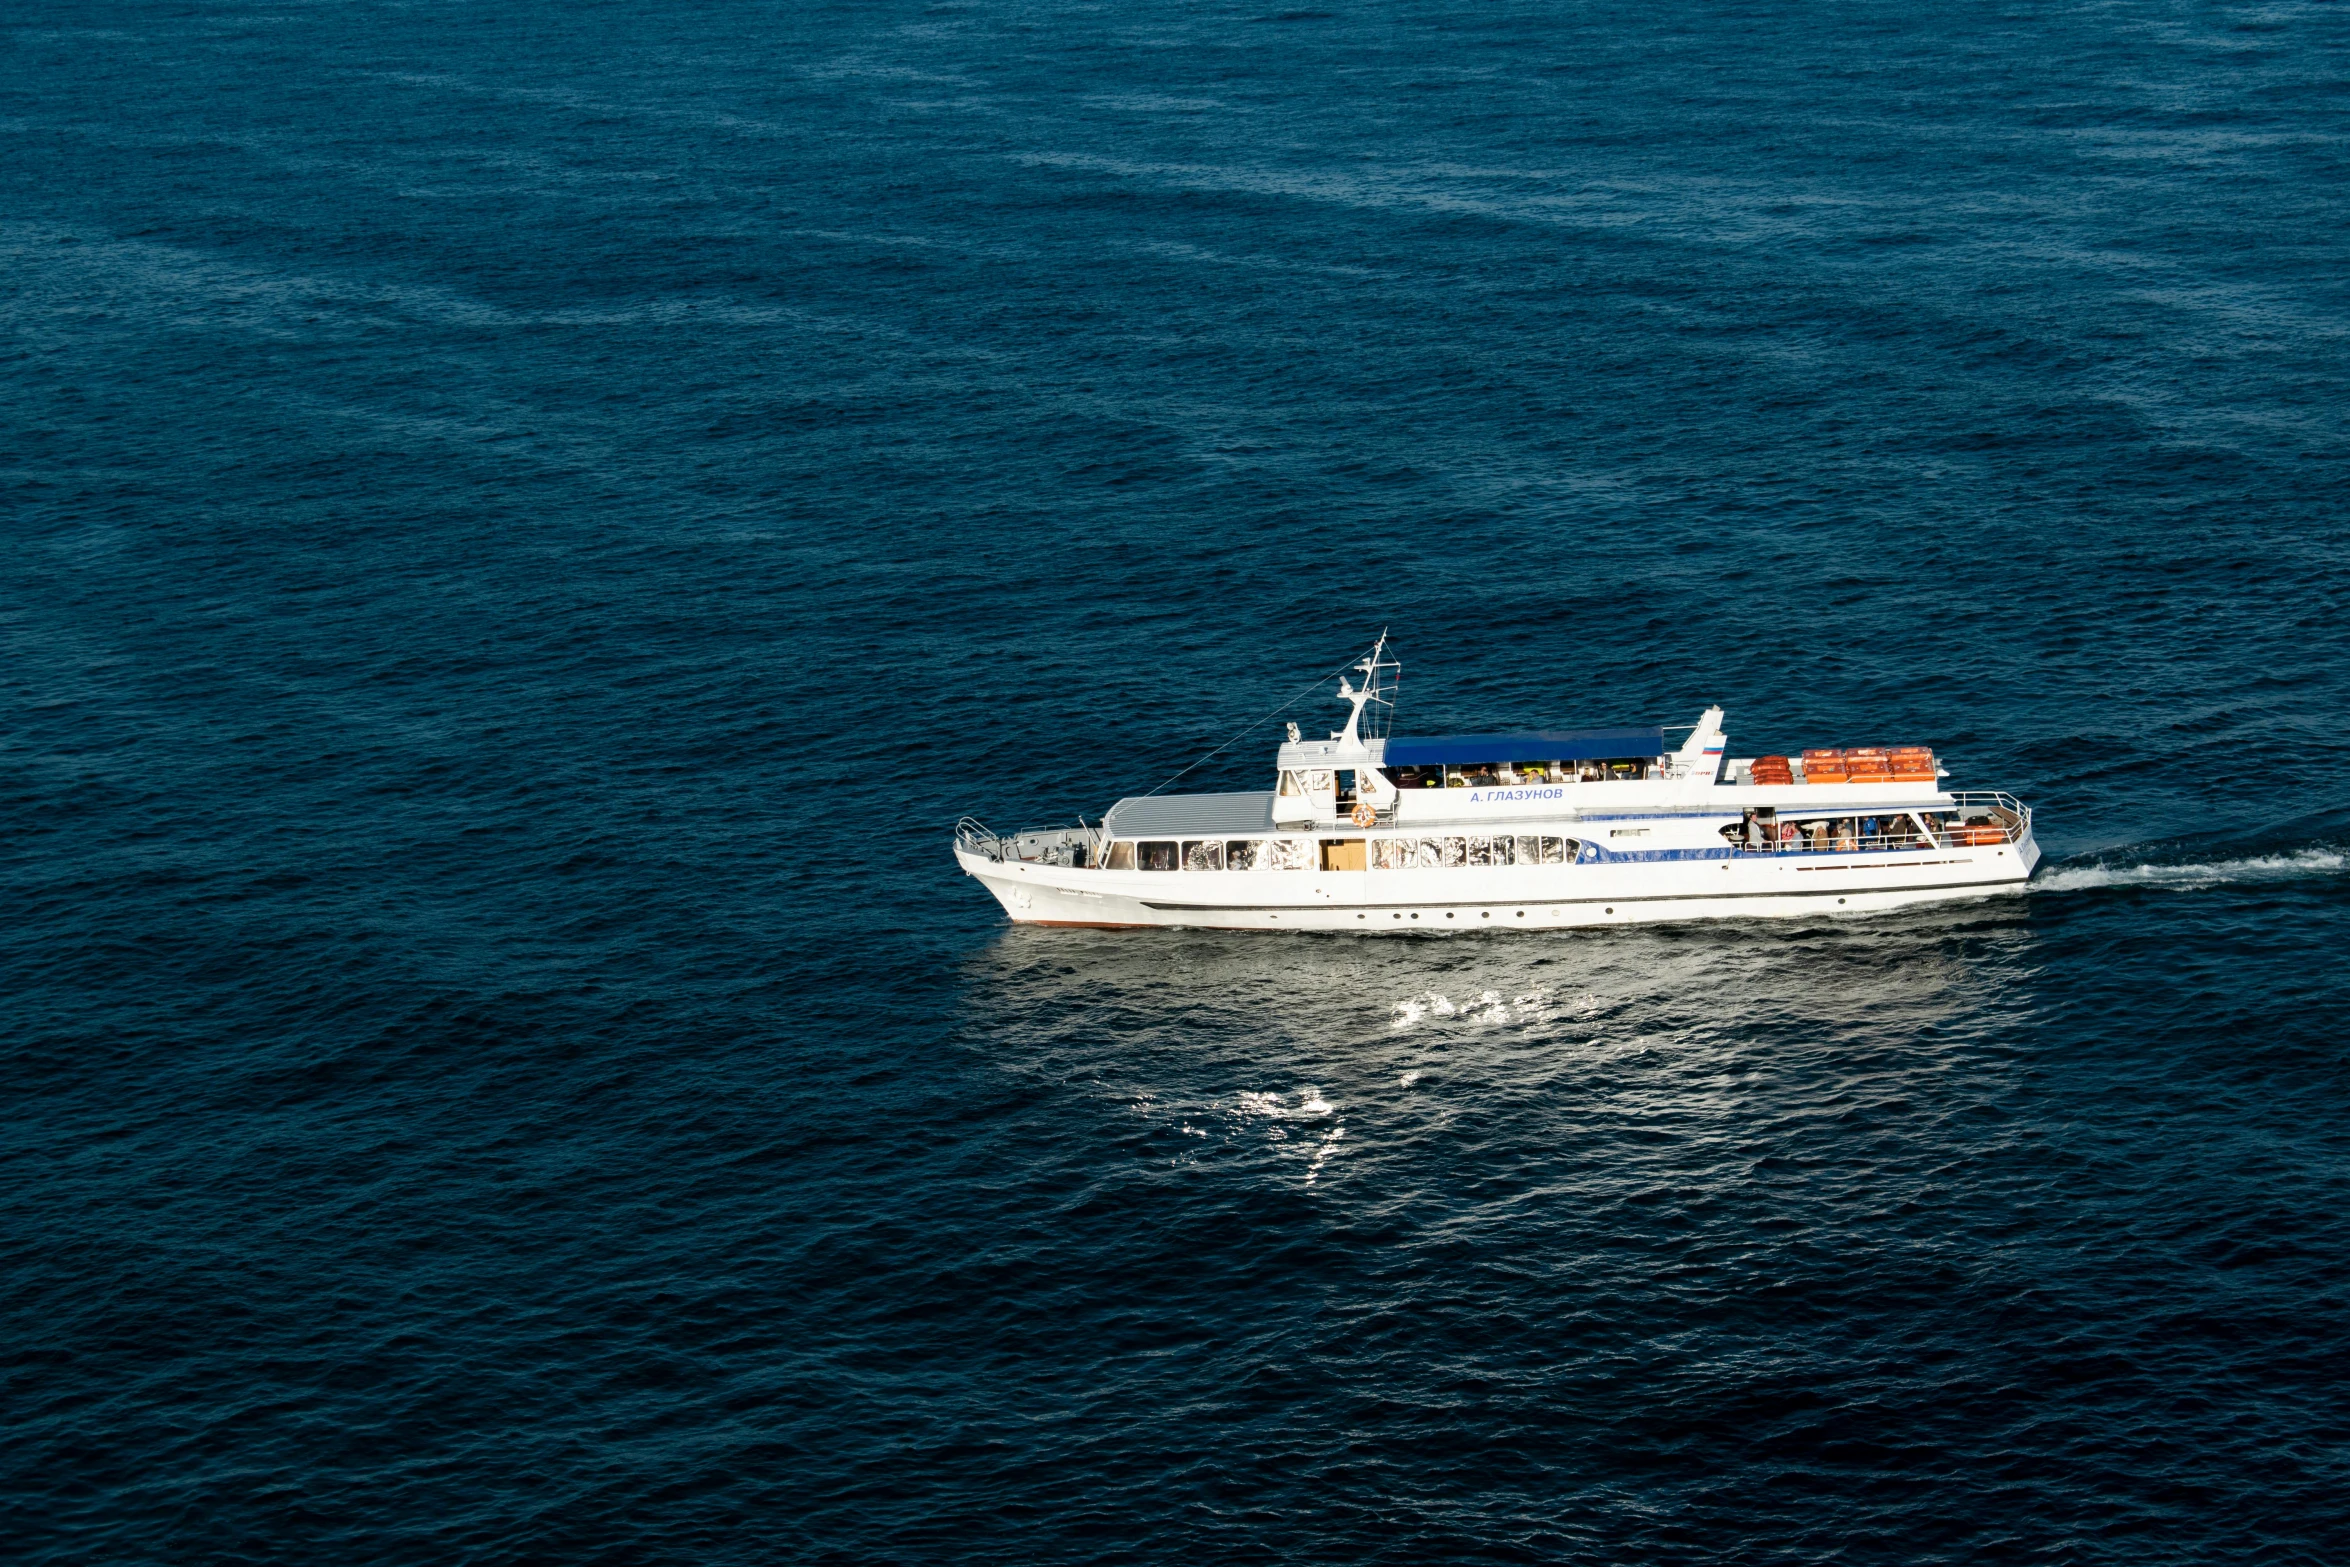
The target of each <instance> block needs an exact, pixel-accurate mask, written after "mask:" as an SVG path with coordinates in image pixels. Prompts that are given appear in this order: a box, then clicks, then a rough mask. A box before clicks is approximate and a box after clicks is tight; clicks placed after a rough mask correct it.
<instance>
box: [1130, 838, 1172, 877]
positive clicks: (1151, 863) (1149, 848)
mask: <svg viewBox="0 0 2350 1567" xmlns="http://www.w3.org/2000/svg"><path fill="white" fill-rule="evenodd" d="M1135 847H1136V848H1137V849H1139V850H1140V851H1141V853H1142V868H1143V869H1144V870H1146V871H1171V870H1173V869H1174V868H1175V863H1176V862H1175V855H1176V852H1177V846H1176V845H1174V844H1172V843H1155V842H1151V841H1149V840H1145V841H1144V842H1142V843H1140V844H1137V845H1136V846H1135Z"/></svg>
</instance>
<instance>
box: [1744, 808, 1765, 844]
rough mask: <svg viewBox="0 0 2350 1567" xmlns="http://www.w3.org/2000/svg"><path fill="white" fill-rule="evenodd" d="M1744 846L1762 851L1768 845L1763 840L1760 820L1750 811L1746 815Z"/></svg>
mask: <svg viewBox="0 0 2350 1567" xmlns="http://www.w3.org/2000/svg"><path fill="white" fill-rule="evenodd" d="M1746 846H1747V847H1748V848H1749V849H1763V848H1768V847H1769V845H1768V844H1767V843H1766V842H1765V841H1764V839H1763V824H1762V818H1761V817H1759V816H1757V815H1755V814H1754V812H1752V811H1748V812H1747V813H1746Z"/></svg>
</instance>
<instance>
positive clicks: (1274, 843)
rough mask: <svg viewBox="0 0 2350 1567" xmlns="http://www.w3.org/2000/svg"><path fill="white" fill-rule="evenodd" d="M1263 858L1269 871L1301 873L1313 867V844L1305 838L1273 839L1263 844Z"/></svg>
mask: <svg viewBox="0 0 2350 1567" xmlns="http://www.w3.org/2000/svg"><path fill="white" fill-rule="evenodd" d="M1265 857H1266V859H1267V860H1268V861H1270V863H1269V864H1267V865H1266V866H1265V869H1267V870H1271V871H1302V870H1309V869H1311V868H1312V867H1313V863H1314V854H1313V844H1312V842H1311V841H1310V840H1308V839H1305V838H1273V839H1269V840H1268V841H1267V842H1266V844H1265Z"/></svg>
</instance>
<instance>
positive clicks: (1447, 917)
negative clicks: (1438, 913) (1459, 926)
mask: <svg viewBox="0 0 2350 1567" xmlns="http://www.w3.org/2000/svg"><path fill="white" fill-rule="evenodd" d="M1444 917H1445V918H1446V919H1451V918H1452V910H1450V909H1446V910H1445V911H1444Z"/></svg>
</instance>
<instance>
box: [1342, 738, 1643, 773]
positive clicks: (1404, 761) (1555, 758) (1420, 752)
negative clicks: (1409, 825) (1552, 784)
mask: <svg viewBox="0 0 2350 1567" xmlns="http://www.w3.org/2000/svg"><path fill="white" fill-rule="evenodd" d="M1664 754H1665V732H1664V731H1663V730H1662V729H1534V730H1529V731H1527V732H1526V733H1524V734H1514V735H1434V736H1430V737H1428V738H1426V739H1413V738H1405V737H1403V736H1397V737H1396V738H1393V739H1391V740H1389V741H1388V742H1387V755H1386V756H1385V757H1384V758H1383V759H1382V760H1383V765H1385V766H1388V767H1427V766H1431V765H1433V764H1434V763H1437V762H1459V763H1468V762H1591V761H1599V760H1602V759H1605V758H1609V757H1642V756H1662V755H1664Z"/></svg>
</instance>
